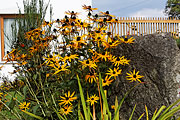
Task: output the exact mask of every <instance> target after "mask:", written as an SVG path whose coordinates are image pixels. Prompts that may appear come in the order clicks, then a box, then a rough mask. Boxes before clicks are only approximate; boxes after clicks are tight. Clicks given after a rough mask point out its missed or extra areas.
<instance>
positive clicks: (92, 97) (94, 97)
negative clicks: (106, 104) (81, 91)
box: [86, 94, 99, 105]
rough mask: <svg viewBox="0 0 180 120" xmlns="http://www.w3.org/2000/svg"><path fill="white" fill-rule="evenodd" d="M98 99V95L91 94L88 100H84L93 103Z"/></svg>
mask: <svg viewBox="0 0 180 120" xmlns="http://www.w3.org/2000/svg"><path fill="white" fill-rule="evenodd" d="M98 100H99V97H98V96H96V95H95V94H94V95H93V96H91V97H90V98H88V100H86V101H87V102H90V103H91V105H94V103H97V101H98Z"/></svg>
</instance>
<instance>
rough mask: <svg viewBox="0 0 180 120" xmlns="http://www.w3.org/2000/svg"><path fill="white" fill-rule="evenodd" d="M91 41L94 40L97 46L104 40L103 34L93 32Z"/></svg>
mask: <svg viewBox="0 0 180 120" xmlns="http://www.w3.org/2000/svg"><path fill="white" fill-rule="evenodd" d="M93 41H94V42H96V43H97V46H98V47H99V46H100V43H102V42H103V41H106V39H105V35H102V34H95V36H94V39H93Z"/></svg>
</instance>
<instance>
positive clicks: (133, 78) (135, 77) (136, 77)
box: [126, 69, 144, 82]
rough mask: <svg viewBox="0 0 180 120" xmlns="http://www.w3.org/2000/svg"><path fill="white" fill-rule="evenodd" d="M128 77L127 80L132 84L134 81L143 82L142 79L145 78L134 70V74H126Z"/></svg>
mask: <svg viewBox="0 0 180 120" xmlns="http://www.w3.org/2000/svg"><path fill="white" fill-rule="evenodd" d="M126 74H127V76H126V79H127V80H130V82H133V81H136V80H137V81H139V82H141V80H140V78H143V77H144V76H142V75H138V74H139V71H137V72H136V71H135V69H134V70H133V72H131V71H130V73H126Z"/></svg>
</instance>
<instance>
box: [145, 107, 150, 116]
mask: <svg viewBox="0 0 180 120" xmlns="http://www.w3.org/2000/svg"><path fill="white" fill-rule="evenodd" d="M145 110H146V120H149V114H148V109H147V106H146V105H145Z"/></svg>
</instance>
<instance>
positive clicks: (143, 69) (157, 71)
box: [109, 33, 180, 120]
mask: <svg viewBox="0 0 180 120" xmlns="http://www.w3.org/2000/svg"><path fill="white" fill-rule="evenodd" d="M133 37H134V38H135V43H134V44H121V45H119V46H118V47H117V49H116V50H115V51H114V54H115V55H116V56H123V55H124V56H125V57H126V58H128V59H130V60H131V62H130V65H129V66H122V69H123V70H124V71H123V73H122V75H120V76H119V78H118V79H117V80H116V81H115V84H114V85H113V87H112V91H111V97H110V99H109V102H110V103H111V104H114V101H115V96H117V97H118V98H119V100H120V99H121V98H122V97H123V95H125V93H126V92H127V91H128V90H129V89H130V88H131V87H133V86H134V85H135V84H137V83H138V82H133V83H129V81H127V80H126V72H129V71H132V70H133V69H136V70H139V71H140V74H141V75H143V76H144V78H143V79H142V81H143V82H144V83H143V84H140V85H139V86H138V87H136V88H135V89H134V90H133V91H132V92H131V93H130V94H129V95H128V97H127V99H126V100H125V102H124V103H123V105H122V108H121V111H120V118H121V120H128V119H129V117H130V114H131V112H132V109H133V107H134V105H135V104H136V105H137V107H136V110H135V113H134V117H133V120H137V118H138V117H139V116H140V115H141V114H142V113H144V112H145V105H146V106H147V108H148V110H149V116H150V117H152V114H153V113H154V111H155V109H156V108H158V109H159V108H160V107H161V106H162V105H165V106H168V105H170V104H171V103H173V102H174V101H176V100H177V99H178V97H177V94H178V92H177V89H178V87H179V84H178V82H177V79H178V78H179V77H178V76H179V75H180V51H179V48H178V47H177V44H176V41H175V40H174V39H173V38H172V37H171V36H170V34H168V33H161V34H151V35H145V36H141V37H138V36H133ZM142 120H145V115H144V118H142Z"/></svg>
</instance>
